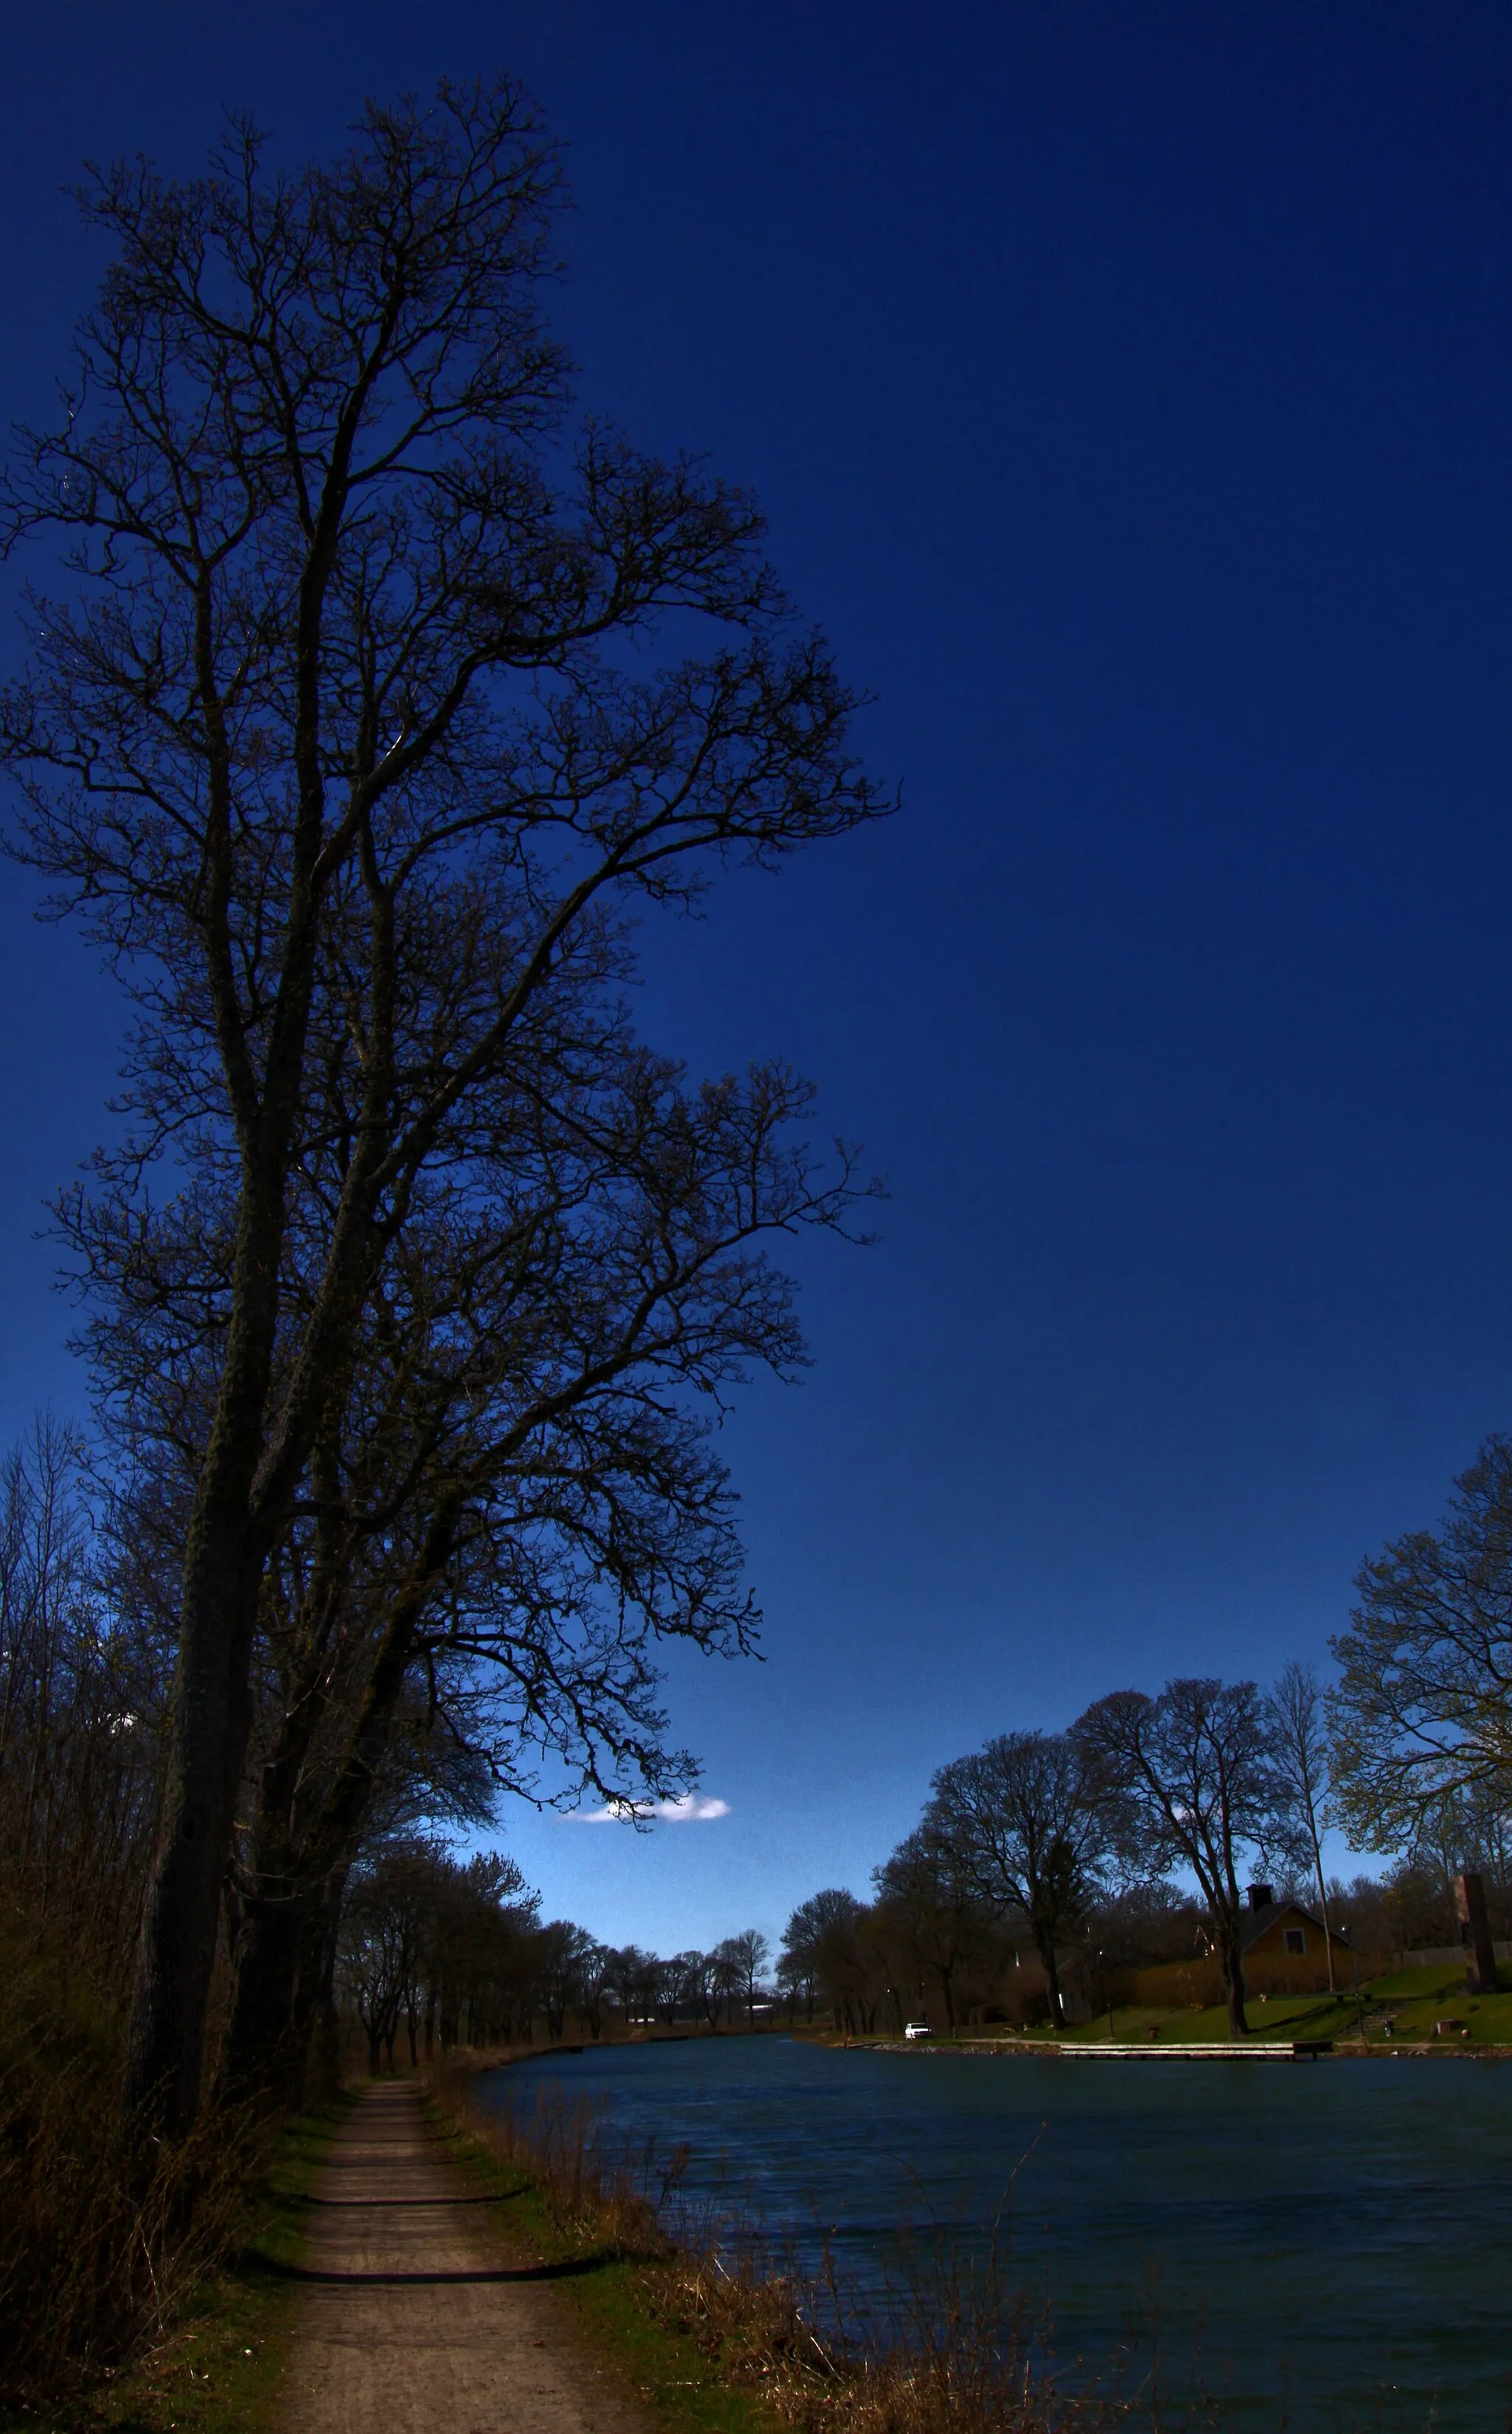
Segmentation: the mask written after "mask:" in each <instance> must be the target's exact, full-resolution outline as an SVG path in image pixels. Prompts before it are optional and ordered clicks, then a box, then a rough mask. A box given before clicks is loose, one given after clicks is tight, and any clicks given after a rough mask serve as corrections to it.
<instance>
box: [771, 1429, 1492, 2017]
mask: <svg viewBox="0 0 1512 2434" xmlns="http://www.w3.org/2000/svg"><path fill="white" fill-rule="evenodd" d="M1357 1588H1358V1604H1357V1606H1356V1608H1355V1611H1354V1614H1353V1617H1352V1620H1351V1624H1350V1628H1349V1630H1348V1631H1346V1632H1344V1633H1341V1634H1340V1635H1339V1637H1337V1638H1336V1639H1335V1640H1334V1641H1333V1643H1332V1646H1333V1654H1334V1655H1335V1657H1336V1659H1337V1660H1338V1665H1339V1673H1338V1678H1337V1680H1336V1681H1335V1682H1334V1683H1333V1684H1332V1686H1331V1688H1329V1689H1328V1691H1327V1692H1326V1693H1325V1692H1324V1691H1323V1690H1322V1689H1321V1688H1320V1687H1319V1684H1318V1681H1317V1678H1316V1675H1315V1673H1314V1671H1313V1670H1312V1669H1311V1668H1309V1667H1307V1666H1303V1665H1300V1664H1297V1663H1292V1664H1289V1665H1287V1666H1286V1667H1285V1669H1284V1671H1282V1673H1281V1674H1280V1678H1279V1680H1278V1681H1277V1682H1276V1684H1275V1685H1274V1686H1273V1688H1271V1689H1270V1690H1269V1691H1268V1692H1267V1691H1263V1690H1262V1689H1261V1688H1260V1687H1259V1685H1257V1684H1256V1683H1254V1682H1252V1681H1251V1682H1223V1681H1219V1680H1215V1679H1211V1678H1205V1677H1199V1678H1191V1677H1188V1678H1180V1679H1177V1680H1173V1681H1170V1682H1168V1683H1167V1684H1166V1686H1165V1688H1164V1689H1163V1690H1161V1691H1160V1693H1159V1694H1158V1695H1156V1696H1151V1695H1150V1694H1148V1693H1146V1692H1144V1691H1142V1690H1121V1691H1115V1692H1113V1693H1111V1694H1110V1695H1109V1696H1108V1697H1106V1698H1103V1699H1099V1700H1096V1701H1095V1702H1094V1703H1093V1704H1092V1706H1090V1707H1089V1708H1088V1709H1087V1710H1086V1711H1085V1713H1084V1714H1083V1715H1082V1716H1080V1717H1079V1718H1078V1719H1077V1721H1076V1722H1075V1723H1074V1724H1073V1725H1072V1726H1071V1727H1070V1728H1069V1730H1067V1731H1066V1732H1063V1733H1045V1732H1010V1733H1004V1734H999V1735H997V1736H996V1737H995V1738H994V1739H992V1740H989V1741H988V1742H987V1743H986V1745H985V1746H984V1747H983V1748H982V1749H980V1750H977V1751H974V1752H972V1753H971V1755H970V1756H967V1757H960V1758H955V1759H953V1760H952V1761H951V1762H950V1763H949V1764H948V1765H946V1766H943V1767H941V1768H940V1769H939V1770H938V1772H937V1773H936V1775H935V1777H934V1780H933V1784H932V1788H931V1797H930V1799H929V1801H928V1803H927V1805H926V1807H925V1809H924V1813H923V1816H922V1818H921V1819H920V1822H919V1826H917V1827H916V1829H915V1830H914V1832H913V1833H912V1834H910V1835H909V1836H908V1837H907V1838H906V1840H905V1841H904V1842H903V1843H901V1844H900V1845H899V1847H898V1849H897V1850H896V1851H895V1852H894V1853H893V1855H892V1857H891V1858H890V1859H889V1860H887V1861H886V1862H885V1865H884V1866H882V1867H880V1868H879V1869H878V1870H877V1871H876V1876H875V1884H876V1899H875V1901H874V1902H873V1903H872V1904H870V1905H866V1904H863V1903H862V1902H861V1901H859V1900H858V1899H857V1897H856V1896H855V1895H854V1894H849V1893H845V1892H843V1891H839V1890H835V1889H831V1890H829V1891H827V1892H824V1893H821V1894H816V1895H815V1896H814V1898H813V1899H812V1900H811V1901H809V1902H807V1903H804V1904H803V1905H801V1906H800V1908H799V1910H798V1911H795V1913H794V1915H793V1917H792V1919H791V1920H790V1922H789V1925H788V1928H787V1932H786V1935H785V1936H784V1939H783V1949H782V1971H783V1973H784V1975H785V1977H786V1980H787V1981H788V1982H789V1983H790V1984H796V1985H800V1986H801V1987H802V1988H803V1990H804V1993H805V1998H806V1999H807V2000H808V2001H809V2002H810V2003H811V2004H812V2002H813V2000H814V1999H815V1995H816V1990H817V1991H818V1993H819V1996H820V1998H821V1999H822V2001H823V2003H824V2005H825V2007H826V2008H827V2009H828V2010H830V2011H831V2012H832V2014H833V2016H834V2017H835V2018H836V2019H837V2020H839V2021H841V2022H842V2023H844V2024H846V2025H850V2026H863V2027H867V2028H869V2027H871V2026H873V2025H874V2024H875V2020H876V2018H877V2016H878V2015H879V2014H880V2013H882V2012H883V2011H884V2010H885V2008H888V2007H890V2009H891V2011H892V2012H893V2013H895V2014H899V2015H900V2016H901V2012H902V2006H903V2005H904V2004H905V2002H906V2001H907V2000H908V1999H909V1995H910V1990H912V1991H913V1992H914V1993H917V1992H918V1990H919V1989H920V1988H921V1987H922V1986H923V1985H924V1984H926V1983H929V1984H933V1985H935V1986H936V1987H937V1988H938V1991H939V1994H940V1997H941V1998H942V2001H943V2004H944V2008H945V2011H946V2014H947V2017H948V2018H949V2019H951V2020H952V2022H954V2016H955V1988H956V1985H957V1982H958V1980H960V1978H961V1977H963V1976H964V1975H966V1974H968V1973H971V1974H972V1975H973V1977H974V1979H975V1980H976V1981H977V1982H978V1983H980V1982H981V1981H982V1980H983V1978H984V1975H985V1976H986V1977H987V1978H988V1979H990V1977H991V1975H992V1973H993V1970H994V1968H996V1969H998V1970H999V1971H1001V1967H1002V1965H1003V1961H1004V1956H1005V1950H1012V1949H1015V1948H1016V1947H1017V1945H1019V1944H1020V1943H1023V1944H1027V1945H1031V1946H1032V1947H1033V1949H1034V1951H1035V1952H1036V1954H1037V1955H1038V1957H1039V1961H1040V1966H1041V1968H1042V1970H1043V1973H1044V1980H1045V1984H1046V1987H1047V1990H1048V2002H1049V2009H1050V2015H1051V2017H1052V2019H1053V2020H1057V2021H1058V2020H1060V2019H1061V2018H1062V2017H1063V2016H1064V1997H1063V1992H1062V1985H1061V1979H1062V1972H1063V1967H1064V1963H1065V1960H1066V1957H1067V1956H1068V1954H1078V1955H1079V1956H1080V1958H1081V1960H1082V1963H1083V1964H1085V1960H1086V1955H1087V1953H1088V1952H1089V1951H1090V1950H1095V1951H1098V1952H1104V1953H1106V1952H1108V1951H1111V1950H1112V1949H1114V1948H1115V1947H1116V1948H1129V1947H1130V1928H1131V1925H1132V1923H1133V1922H1134V1921H1135V1920H1137V1919H1142V1920H1143V1929H1142V1930H1141V1931H1140V1932H1136V1933H1135V1934H1134V1937H1133V1945H1132V1947H1131V1948H1132V1949H1133V1950H1136V1951H1138V1950H1139V1949H1140V1948H1141V1940H1142V1935H1143V1951H1144V1953H1145V1954H1147V1955H1148V1956H1149V1957H1152V1958H1153V1957H1155V1956H1156V1954H1157V1952H1158V1953H1159V1955H1160V1957H1161V1958H1165V1957H1168V1948H1169V1943H1170V1921H1171V1918H1172V1916H1173V1913H1176V1914H1181V1913H1183V1912H1184V1911H1187V1910H1189V1909H1190V1910H1191V1911H1192V1912H1193V1916H1192V1918H1191V1920H1190V1921H1189V1927H1190V1928H1198V1929H1200V1932H1201V1933H1202V1935H1203V1937H1204V1939H1205V1941H1206V1944H1207V1946H1208V1948H1209V1949H1210V1950H1211V1952H1212V1953H1213V1954H1214V1955H1215V1957H1216V1959H1217V1961H1218V1963H1219V1967H1220V1970H1221V1973H1222V1979H1223V1985H1224V1992H1225V1998H1226V2001H1227V2004H1228V2009H1229V2025H1230V2030H1231V2032H1232V2033H1233V2034H1235V2035H1244V2034H1245V2033H1246V2028H1247V2021H1246V2010H1245V1980H1244V1966H1243V1955H1242V1942H1243V1932H1244V1912H1245V1900H1246V1889H1247V1884H1248V1881H1249V1880H1250V1879H1251V1878H1252V1877H1264V1878H1266V1879H1274V1878H1277V1877H1280V1876H1284V1877H1286V1878H1287V1879H1288V1880H1289V1881H1291V1882H1293V1883H1295V1884H1296V1885H1297V1887H1298V1888H1299V1890H1300V1891H1301V1892H1302V1894H1303V1895H1304V1897H1306V1898H1308V1899H1310V1900H1311V1901H1312V1902H1313V1903H1314V1906H1315V1907H1316V1909H1317V1911H1318V1912H1319V1914H1320V1916H1321V1919H1322V1922H1323V1925H1324V1927H1325V1928H1326V1929H1327V1928H1337V1927H1338V1926H1339V1925H1340V1924H1341V1920H1340V1916H1339V1914H1338V1913H1339V1892H1338V1889H1337V1888H1335V1887H1334V1886H1332V1884H1331V1880H1330V1878H1329V1875H1328V1872H1327V1869H1326V1866H1325V1856H1324V1844H1325V1838H1326V1836H1327V1835H1328V1834H1329V1832H1330V1831H1331V1830H1332V1828H1335V1827H1337V1828H1340V1829H1342V1830H1343V1831H1344V1832H1345V1833H1346V1834H1347V1835H1348V1836H1349V1837H1350V1839H1352V1840H1353V1842H1354V1843H1355V1844H1356V1847H1357V1848H1361V1849H1364V1850H1373V1851H1376V1852H1379V1853H1381V1854H1383V1855H1384V1856H1386V1857H1388V1858H1390V1859H1392V1860H1394V1862H1395V1864H1394V1866H1393V1868H1392V1869H1391V1870H1390V1872H1389V1873H1388V1875H1387V1877H1386V1879H1385V1880H1384V1882H1383V1884H1382V1885H1381V1886H1379V1887H1377V1886H1373V1885H1372V1884H1371V1882H1370V1880H1369V1879H1367V1878H1360V1879H1357V1880H1356V1883H1355V1885H1354V1887H1353V1889H1352V1891H1351V1893H1350V1894H1349V1896H1348V1897H1347V1906H1348V1909H1349V1911H1350V1912H1351V1913H1352V1915H1353V1916H1354V1917H1355V1918H1356V1919H1357V1920H1358V1921H1359V1922H1360V1923H1361V1924H1362V1925H1364V1924H1365V1923H1366V1921H1369V1922H1371V1924H1372V1926H1373V1927H1375V1928H1379V1925H1380V1923H1381V1921H1382V1920H1383V1918H1384V1916H1385V1915H1386V1914H1387V1912H1389V1913H1390V1914H1391V1916H1392V1917H1393V1918H1394V1920H1395V1922H1396V1926H1397V1929H1398V1940H1399V1942H1400V1943H1401V1944H1403V1945H1405V1944H1409V1943H1411V1942H1412V1941H1413V1940H1414V1937H1415V1936H1416V1937H1417V1939H1418V1940H1421V1937H1422V1934H1423V1933H1424V1931H1425V1926H1424V1924H1419V1923H1418V1922H1424V1923H1426V1922H1427V1921H1428V1920H1429V1919H1436V1921H1437V1925H1438V1928H1439V1933H1438V1937H1437V1940H1438V1941H1440V1942H1442V1943H1444V1944H1448V1943H1450V1942H1452V1941H1453V1940H1454V1939H1455V1935H1456V1932H1457V1929H1456V1928H1455V1926H1454V1923H1453V1912H1452V1901H1451V1899H1450V1896H1449V1891H1448V1888H1449V1885H1450V1883H1451V1881H1452V1877H1453V1876H1454V1875H1455V1873H1456V1872H1457V1871H1459V1870H1461V1869H1464V1868H1467V1867H1469V1868H1473V1869H1475V1870H1477V1871H1478V1872H1480V1873H1481V1874H1482V1875H1483V1877H1486V1879H1487V1881H1488V1885H1489V1889H1490V1894H1491V1899H1492V1904H1493V1907H1494V1908H1498V1909H1503V1908H1504V1904H1505V1902H1506V1899H1507V1897H1508V1895H1509V1894H1512V1851H1509V1840H1512V1444H1509V1443H1508V1442H1507V1441H1506V1440H1504V1439H1502V1438H1493V1439H1492V1440H1491V1441H1490V1442H1489V1443H1488V1444H1487V1445H1486V1447H1485V1448H1483V1449H1482V1451H1481V1454H1480V1456H1479V1457H1478V1459H1477V1461H1476V1463H1475V1464H1474V1465H1473V1466H1472V1467H1471V1469H1470V1470H1469V1471H1468V1472H1467V1473H1466V1474H1465V1475H1464V1477H1463V1478H1462V1479H1461V1480H1459V1481H1458V1482H1457V1483H1456V1489H1455V1495H1454V1498H1453V1500H1452V1504H1451V1508H1450V1512H1449V1515H1448V1517H1447V1518H1446V1520H1445V1522H1444V1523H1443V1525H1442V1526H1441V1527H1440V1529H1439V1530H1438V1531H1436V1532H1433V1531H1417V1532H1414V1533H1412V1534H1410V1535H1408V1536H1406V1537H1403V1538H1401V1539H1399V1540H1397V1541H1396V1542H1394V1543H1393V1544H1392V1545H1391V1546H1389V1547H1388V1548H1387V1549H1386V1551H1385V1552H1384V1553H1383V1555H1382V1556H1380V1557H1379V1558H1378V1559H1376V1560H1374V1561H1372V1562H1370V1563H1367V1564H1366V1566H1365V1567H1364V1568H1363V1569H1362V1570H1361V1573H1360V1575H1359V1578H1358V1582H1357ZM1409 1921H1410V1922H1412V1924H1411V1925H1410V1926H1409ZM1373 1940H1374V1942H1375V1943H1376V1945H1377V1947H1378V1948H1380V1945H1381V1936H1380V1933H1379V1932H1377V1933H1376V1934H1375V1935H1374V1937H1373ZM1325 1943H1326V1948H1327V1951H1328V1954H1329V1967H1330V1982H1331V1983H1332V1971H1333V1943H1332V1934H1329V1935H1327V1936H1326V1938H1325ZM1083 1974H1084V1975H1085V1965H1084V1966H1083Z"/></svg>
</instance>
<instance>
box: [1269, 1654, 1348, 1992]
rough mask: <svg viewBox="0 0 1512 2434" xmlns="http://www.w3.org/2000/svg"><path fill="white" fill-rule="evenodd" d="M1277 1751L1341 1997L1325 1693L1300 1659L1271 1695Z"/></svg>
mask: <svg viewBox="0 0 1512 2434" xmlns="http://www.w3.org/2000/svg"><path fill="white" fill-rule="evenodd" d="M1270 1721H1271V1749H1272V1755H1273V1757H1274V1759H1275V1765H1276V1774H1277V1779H1278V1783H1279V1786H1280V1795H1281V1823H1282V1825H1283V1826H1290V1828H1291V1832H1290V1835H1289V1837H1288V1839H1289V1840H1290V1842H1291V1843H1292V1844H1293V1847H1294V1849H1295V1851H1296V1853H1297V1856H1298V1857H1299V1858H1300V1859H1301V1860H1303V1862H1304V1864H1305V1865H1306V1866H1307V1868H1308V1869H1309V1870H1310V1872H1311V1874H1312V1877H1313V1881H1314V1885H1315V1886H1316V1887H1317V1902H1318V1911H1319V1913H1320V1915H1321V1917H1322V1920H1323V1942H1324V1945H1325V1946H1326V1948H1327V1951H1328V1962H1329V1993H1330V1994H1331V1995H1332V1994H1334V1993H1336V1992H1337V1988H1336V1986H1335V1984H1334V1974H1333V1930H1332V1927H1331V1925H1330V1923H1329V1887H1328V1878H1327V1877H1326V1876H1325V1874H1324V1870H1323V1832H1324V1827H1325V1826H1326V1824H1327V1819H1328V1796H1329V1753H1328V1737H1327V1734H1326V1732H1325V1730H1324V1723H1323V1694H1322V1692H1321V1690H1320V1689H1319V1688H1318V1683H1317V1675H1316V1674H1315V1673H1314V1671H1313V1668H1312V1667H1311V1665H1301V1664H1298V1663H1297V1661H1296V1659H1295V1658H1294V1660H1293V1661H1292V1663H1291V1664H1289V1665H1286V1666H1284V1667H1283V1668H1282V1670H1281V1671H1280V1675H1279V1676H1278V1678H1277V1682H1276V1687H1275V1688H1274V1689H1273V1690H1272V1692H1271V1694H1270Z"/></svg>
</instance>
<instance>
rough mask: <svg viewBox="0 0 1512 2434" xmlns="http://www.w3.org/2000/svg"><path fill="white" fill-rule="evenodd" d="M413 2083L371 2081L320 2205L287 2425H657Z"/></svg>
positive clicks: (364, 2428) (477, 2433) (292, 2428)
mask: <svg viewBox="0 0 1512 2434" xmlns="http://www.w3.org/2000/svg"><path fill="white" fill-rule="evenodd" d="M505 2203H507V2202H501V2201H500V2200H497V2199H490V2198H486V2197H480V2196H479V2195H478V2194H477V2193H476V2192H475V2190H473V2189H472V2188H471V2187H470V2186H468V2185H466V2184H465V2183H464V2182H463V2180H462V2177H461V2175H460V2173H459V2172H458V2171H457V2168H456V2167H455V2164H453V2163H452V2161H451V2160H450V2158H449V2157H448V2156H447V2155H446V2153H445V2151H444V2150H443V2148H442V2147H441V2145H440V2143H439V2141H438V2139H437V2138H436V2137H435V2136H434V2135H433V2134H432V2133H431V2132H430V2131H429V2130H428V2129H427V2127H426V2125H425V2123H424V2122H423V2120H422V2119H421V2112H420V2105H419V2101H418V2099H417V2096H416V2093H415V2091H414V2089H413V2088H412V2087H409V2086H406V2085H404V2084H403V2083H400V2084H397V2085H387V2086H378V2087H373V2088H369V2089H368V2090H366V2091H365V2093H364V2095H363V2098H362V2100H361V2102H360V2103H359V2104H358V2105H357V2106H356V2107H355V2108H354V2110H353V2111H352V2115H351V2117H350V2118H349V2119H348V2121H347V2122H346V2123H345V2124H344V2126H343V2128H342V2130H341V2131H340V2133H339V2134H338V2135H337V2137H336V2139H335V2143H334V2145H333V2147H332V2150H331V2155H330V2159H329V2161H328V2163H327V2165H326V2168H325V2170H324V2172H323V2174H322V2176H321V2180H320V2183H319V2185H318V2191H317V2194H316V2198H315V2201H314V2204H313V2207H312V2231H311V2237H310V2243H309V2248H308V2251H307V2253H306V2256H305V2262H304V2266H303V2269H302V2272H301V2279H302V2280H304V2281H305V2282H307V2283H308V2284H309V2289H308V2292H307V2295H306V2299H305V2303H304V2306H303V2309H302V2312H301V2321H300V2324H299V2328H298V2331H297V2333H296V2336H295V2342H294V2348H293V2353H292V2356H291V2359H290V2363H289V2368H288V2372H287V2374H286V2377H285V2380H284V2385H283V2411H282V2414H283V2424H284V2425H285V2426H286V2427H287V2429H288V2434H337V2429H340V2434H433V2429H434V2434H441V2429H443V2428H444V2429H445V2434H647V2421H646V2420H645V2418H644V2416H643V2415H642V2414H641V2412H640V2410H639V2409H637V2408H636V2407H635V2406H634V2404H633V2402H631V2401H630V2400H628V2399H627V2397H626V2396H625V2395H624V2394H623V2393H622V2392H621V2391H618V2390H616V2388H615V2386H614V2384H613V2382H612V2381H611V2380H610V2376H609V2374H607V2373H606V2371H605V2370H604V2369H603V2368H602V2367H600V2366H598V2365H596V2364H595V2362H594V2361H593V2358H592V2357H591V2356H589V2355H587V2354H586V2352H585V2347H584V2344H583V2342H582V2340H581V2338H580V2337H579V2336H578V2335H577V2334H576V2327H575V2326H574V2324H573V2323H572V2321H571V2318H570V2316H569V2313H568V2310H567V2307H566V2305H565V2303H564V2301H563V2299H562V2297H561V2295H560V2293H559V2292H558V2291H556V2290H553V2289H552V2288H551V2284H552V2282H553V2280H556V2279H558V2278H559V2269H556V2268H553V2267H550V2266H532V2265H530V2264H528V2263H524V2262H521V2261H519V2260H518V2259H514V2258H511V2256H510V2254H509V2253H508V2251H507V2246H506V2244H505V2240H504V2237H503V2236H502V2234H501V2230H500V2227H499V2216H500V2214H501V2212H502V2211H503V2207H504V2204H505Z"/></svg>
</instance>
